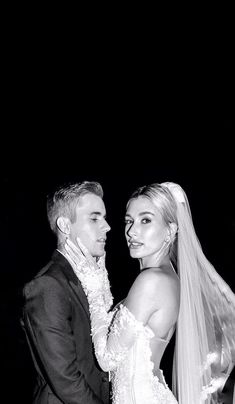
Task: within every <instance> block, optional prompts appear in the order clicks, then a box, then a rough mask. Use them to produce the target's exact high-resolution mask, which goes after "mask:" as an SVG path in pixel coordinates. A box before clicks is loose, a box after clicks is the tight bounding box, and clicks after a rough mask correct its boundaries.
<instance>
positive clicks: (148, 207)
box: [126, 195, 159, 214]
mask: <svg viewBox="0 0 235 404" xmlns="http://www.w3.org/2000/svg"><path fill="white" fill-rule="evenodd" d="M131 212H132V213H135V214H140V213H143V212H150V213H154V214H156V213H157V212H158V213H159V210H158V208H157V206H156V205H155V204H154V203H153V202H152V201H151V199H149V198H148V197H146V196H143V195H140V196H138V197H137V198H134V199H132V200H131V201H130V203H129V204H128V207H127V211H126V214H131Z"/></svg>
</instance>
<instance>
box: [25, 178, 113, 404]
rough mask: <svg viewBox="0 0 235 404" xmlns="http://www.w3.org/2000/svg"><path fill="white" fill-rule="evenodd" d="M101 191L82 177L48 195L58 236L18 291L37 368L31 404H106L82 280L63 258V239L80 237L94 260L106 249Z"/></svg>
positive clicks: (104, 377) (50, 216) (103, 378)
mask: <svg viewBox="0 0 235 404" xmlns="http://www.w3.org/2000/svg"><path fill="white" fill-rule="evenodd" d="M102 198H103V190H102V187H101V185H100V184H99V183H96V182H88V181H85V182H83V183H79V184H73V185H68V186H67V187H64V188H61V189H59V190H58V191H56V192H55V194H54V195H53V197H52V198H48V202H47V214H48V220H49V223H50V227H51V229H52V231H53V232H54V233H55V234H56V237H57V250H56V251H55V252H54V253H53V255H52V259H51V261H50V262H49V263H48V264H47V265H46V267H44V268H43V269H42V270H41V271H40V272H39V273H38V274H37V275H36V276H35V278H34V279H33V280H32V281H31V282H29V283H28V284H26V286H25V287H24V290H23V294H24V299H25V301H24V308H23V318H22V324H23V327H24V330H25V332H26V337H27V341H28V344H29V347H30V350H31V353H32V357H33V360H34V364H35V368H36V371H37V385H36V388H35V393H34V401H33V402H34V404H39V403H40V404H46V403H53V404H57V403H58V404H59V403H64V404H102V403H103V404H108V403H109V382H108V374H107V373H105V372H103V371H102V370H101V369H100V368H99V366H98V364H97V362H96V359H95V355H94V352H93V347H92V340H91V335H90V334H91V328H90V317H89V307H88V301H87V298H86V295H85V293H84V291H83V289H82V286H81V283H80V281H79V280H78V278H77V276H76V275H75V273H74V271H73V269H72V267H71V265H70V263H69V262H68V260H67V259H66V258H65V255H64V253H65V250H64V242H65V240H66V238H69V239H70V240H71V241H73V242H74V243H76V238H77V237H79V238H80V239H81V241H82V242H83V244H84V245H85V246H86V247H87V249H88V250H89V252H90V254H91V255H92V256H93V257H96V259H98V258H99V257H101V256H103V255H104V253H105V240H106V233H107V232H108V231H109V230H110V227H109V225H108V223H107V222H106V220H105V215H106V212H105V205H104V202H103V199H102Z"/></svg>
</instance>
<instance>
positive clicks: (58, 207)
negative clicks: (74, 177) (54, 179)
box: [47, 181, 103, 234]
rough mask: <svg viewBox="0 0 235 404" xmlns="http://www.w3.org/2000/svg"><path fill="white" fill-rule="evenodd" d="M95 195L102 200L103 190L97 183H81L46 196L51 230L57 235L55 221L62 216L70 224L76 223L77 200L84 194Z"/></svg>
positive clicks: (61, 188)
mask: <svg viewBox="0 0 235 404" xmlns="http://www.w3.org/2000/svg"><path fill="white" fill-rule="evenodd" d="M88 193H91V194H95V195H97V196H99V197H100V198H102V199H103V189H102V187H101V185H100V184H99V183H98V182H95V181H83V182H80V183H75V184H69V185H66V186H62V187H60V188H58V189H57V190H56V191H55V192H54V193H53V195H52V196H50V195H48V196H47V218H48V221H49V224H50V227H51V230H52V231H53V232H54V233H55V234H57V225H56V222H57V219H58V218H59V217H60V216H64V217H67V218H69V219H70V221H71V223H74V222H75V221H76V206H77V204H78V201H79V198H80V197H81V196H82V195H85V194H88Z"/></svg>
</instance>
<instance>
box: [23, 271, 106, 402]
mask: <svg viewBox="0 0 235 404" xmlns="http://www.w3.org/2000/svg"><path fill="white" fill-rule="evenodd" d="M24 297H25V306H24V314H23V316H24V323H25V328H26V333H27V335H28V337H29V338H30V340H31V343H32V344H33V350H34V351H35V352H36V355H37V358H38V362H39V366H40V371H41V373H42V374H43V376H44V378H45V379H46V380H47V382H48V384H49V385H50V388H51V390H52V391H53V393H54V394H55V395H56V396H57V397H58V398H59V399H60V400H61V401H62V402H63V403H65V404H84V403H94V404H102V401H101V400H100V399H99V397H97V396H96V395H95V393H94V392H93V391H92V390H91V388H90V386H89V385H88V383H87V382H86V380H85V377H84V375H83V374H82V373H81V372H80V370H79V368H78V366H77V361H76V348H75V341H74V336H73V332H72V329H71V323H70V318H71V306H70V302H69V299H68V297H67V296H66V295H65V293H64V289H63V287H62V285H61V284H60V283H59V282H58V281H57V280H56V279H54V278H52V277H49V276H43V277H39V278H36V279H34V280H33V281H31V282H30V283H29V284H28V285H26V286H25V288H24Z"/></svg>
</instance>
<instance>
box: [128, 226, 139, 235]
mask: <svg viewBox="0 0 235 404" xmlns="http://www.w3.org/2000/svg"><path fill="white" fill-rule="evenodd" d="M126 233H127V234H128V236H129V237H135V236H136V234H137V229H136V226H134V224H132V225H131V226H130V227H129V229H127V231H126Z"/></svg>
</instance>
